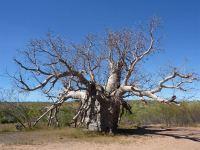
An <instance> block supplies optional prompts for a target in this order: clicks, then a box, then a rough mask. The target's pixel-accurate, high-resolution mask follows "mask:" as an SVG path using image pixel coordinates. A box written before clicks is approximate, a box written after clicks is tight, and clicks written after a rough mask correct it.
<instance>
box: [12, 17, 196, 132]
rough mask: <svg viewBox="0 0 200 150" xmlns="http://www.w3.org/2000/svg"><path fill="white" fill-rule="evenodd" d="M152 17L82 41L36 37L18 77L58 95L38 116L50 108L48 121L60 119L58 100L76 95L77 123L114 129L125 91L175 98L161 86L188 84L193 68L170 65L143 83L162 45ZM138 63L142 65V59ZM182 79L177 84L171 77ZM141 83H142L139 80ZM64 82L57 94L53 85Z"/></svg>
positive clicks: (21, 83)
mask: <svg viewBox="0 0 200 150" xmlns="http://www.w3.org/2000/svg"><path fill="white" fill-rule="evenodd" d="M157 27H158V22H157V20H156V19H152V20H151V21H150V22H149V23H148V25H147V26H146V28H139V29H137V30H121V31H116V32H113V31H109V32H107V33H106V34H105V35H104V36H103V38H99V37H97V36H96V37H95V36H92V35H89V36H87V37H86V38H85V40H84V41H83V42H82V43H81V44H74V43H67V42H66V41H64V40H63V39H62V38H61V37H59V36H52V35H50V34H49V35H48V36H47V38H46V39H40V40H32V41H31V42H30V43H29V45H28V46H27V49H26V50H24V51H22V54H23V56H24V57H23V58H24V59H25V60H23V61H22V57H21V58H20V59H21V60H20V59H15V62H16V63H17V65H18V66H19V74H17V75H15V76H14V78H15V80H16V81H17V82H16V83H17V86H18V87H19V88H20V89H22V90H24V91H35V90H39V89H40V90H42V91H43V92H44V93H45V94H47V95H48V96H49V97H51V98H52V97H56V98H57V100H56V101H55V102H54V104H53V105H52V106H51V107H49V108H48V109H47V111H46V112H45V113H44V114H43V115H42V116H40V117H39V118H38V119H37V120H36V122H35V123H34V125H35V124H37V122H38V121H39V120H40V119H41V118H42V117H44V116H46V115H47V114H49V122H48V123H49V125H50V124H51V123H52V121H53V120H56V122H57V123H58V120H57V117H56V115H57V112H58V110H59V106H61V105H62V104H63V102H65V101H67V100H70V99H78V100H79V101H80V107H79V109H78V110H77V113H76V115H75V116H74V118H73V121H74V124H75V126H77V125H85V126H86V127H87V128H88V129H89V130H95V131H105V132H113V131H115V129H116V128H117V125H118V122H119V119H120V117H121V115H120V113H121V112H122V113H123V111H124V110H127V111H129V112H130V113H131V107H130V105H129V104H128V103H127V102H126V101H125V100H124V97H128V96H133V95H134V96H138V97H147V98H150V99H152V100H156V101H159V102H162V103H167V104H170V103H177V102H175V98H176V97H175V96H173V97H172V99H170V100H167V99H165V98H161V97H159V96H158V94H157V93H159V92H161V91H162V90H163V89H168V88H171V89H178V90H185V89H184V85H185V84H186V83H191V82H192V81H194V80H196V78H195V77H194V74H193V73H188V74H185V73H180V72H179V71H177V69H172V71H171V73H169V74H168V75H167V76H166V77H163V78H162V80H161V81H159V82H158V84H157V85H156V86H151V88H150V87H148V88H147V87H145V86H142V84H144V80H145V78H143V76H141V75H138V69H139V68H140V66H141V64H142V63H144V60H145V59H146V58H147V57H149V56H150V55H151V54H152V53H155V52H156V51H158V42H157V33H156V29H157ZM139 64H140V65H139ZM175 79H178V80H177V82H175V84H173V85H169V83H170V82H169V81H170V80H175ZM141 83H142V84H141ZM58 87H62V90H61V92H60V93H59V94H58V95H55V94H54V96H52V93H56V90H54V89H55V88H58Z"/></svg>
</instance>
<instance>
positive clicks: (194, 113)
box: [121, 101, 200, 126]
mask: <svg viewBox="0 0 200 150" xmlns="http://www.w3.org/2000/svg"><path fill="white" fill-rule="evenodd" d="M130 104H131V106H132V112H133V114H132V115H130V114H126V115H125V116H124V117H123V118H122V121H121V124H122V125H127V124H134V125H150V124H164V125H166V126H191V125H197V124H199V123H200V101H192V102H181V106H175V105H167V104H161V103H158V102H150V103H149V104H148V105H145V104H142V103H141V102H138V101H131V102H130Z"/></svg>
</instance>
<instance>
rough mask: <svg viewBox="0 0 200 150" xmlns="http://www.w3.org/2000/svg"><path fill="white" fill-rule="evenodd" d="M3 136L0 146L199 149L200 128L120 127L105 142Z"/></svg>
mask: <svg viewBox="0 0 200 150" xmlns="http://www.w3.org/2000/svg"><path fill="white" fill-rule="evenodd" d="M6 136H7V134H4V136H3V135H1V134H0V149H1V150H118V149H119V150H122V149H125V150H133V149H137V150H200V128H167V129H166V128H165V129H163V128H158V127H156V128H155V127H154V128H153V127H150V128H149V127H148V128H139V129H123V130H119V135H117V136H114V137H112V138H110V139H109V140H108V142H106V141H107V139H106V138H107V137H103V139H102V137H98V138H100V139H101V140H99V139H98V138H92V137H91V138H89V139H71V138H66V139H63V138H64V137H62V138H58V139H57V140H55V139H54V140H53V141H48V140H46V141H43V142H42V143H40V144H7V143H6V141H5V139H9V138H10V140H12V136H13V135H12V134H10V135H9V138H8V137H6ZM14 137H15V136H14ZM30 138H31V137H30ZM3 139H4V140H3Z"/></svg>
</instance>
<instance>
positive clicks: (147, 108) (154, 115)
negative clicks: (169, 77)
mask: <svg viewBox="0 0 200 150" xmlns="http://www.w3.org/2000/svg"><path fill="white" fill-rule="evenodd" d="M129 103H130V105H131V106H132V112H133V114H128V113H125V115H124V116H123V117H122V120H121V122H120V125H121V126H124V127H125V126H129V127H130V126H135V125H137V126H140V125H150V124H163V125H166V126H191V125H192V126H195V125H197V124H200V101H192V102H188V101H187V102H186V101H184V102H181V106H175V105H166V104H161V103H158V102H150V103H148V105H145V104H143V103H141V102H139V101H130V102H129ZM50 105H51V104H50V103H31V102H29V103H3V102H2V103H0V123H18V122H19V120H20V121H21V122H22V123H24V124H25V125H26V126H27V125H28V124H27V123H29V124H31V123H32V122H33V121H35V119H36V118H37V117H38V116H40V115H41V114H42V113H43V112H44V111H45V110H44V108H45V107H46V106H50ZM77 107H78V102H70V103H64V104H63V106H62V107H61V108H60V110H59V113H58V120H59V124H60V126H61V127H64V126H69V125H70V123H71V121H72V118H73V116H74V114H75V113H76V109H77ZM44 123H45V124H47V119H45V118H44V119H43V120H41V122H40V125H41V126H43V125H44Z"/></svg>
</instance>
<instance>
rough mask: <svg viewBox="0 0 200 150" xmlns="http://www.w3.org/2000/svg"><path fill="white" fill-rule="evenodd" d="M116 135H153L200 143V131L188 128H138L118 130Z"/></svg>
mask: <svg viewBox="0 0 200 150" xmlns="http://www.w3.org/2000/svg"><path fill="white" fill-rule="evenodd" d="M116 134H119V135H127V136H128V135H129V136H131V135H133V136H135V135H140V136H152V135H160V136H168V137H174V138H176V139H187V140H192V141H195V142H200V130H195V129H187V128H158V127H156V128H155V127H154V128H153V127H150V126H144V127H138V128H135V129H122V128H119V129H117V132H116Z"/></svg>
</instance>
